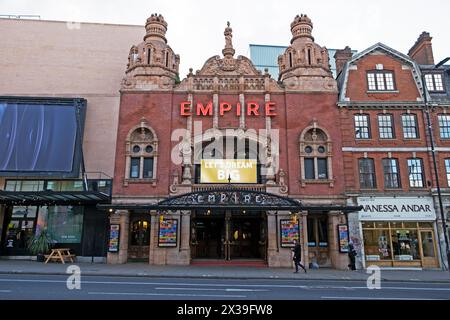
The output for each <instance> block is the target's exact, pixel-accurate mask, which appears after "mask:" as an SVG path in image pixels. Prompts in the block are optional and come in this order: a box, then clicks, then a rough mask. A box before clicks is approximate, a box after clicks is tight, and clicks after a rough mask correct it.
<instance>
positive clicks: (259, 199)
mask: <svg viewBox="0 0 450 320" xmlns="http://www.w3.org/2000/svg"><path fill="white" fill-rule="evenodd" d="M158 206H159V207H160V208H166V209H169V210H170V208H172V207H173V208H175V209H190V208H218V207H222V208H229V209H231V208H237V209H238V208H243V207H245V208H252V207H254V208H255V209H258V210H270V209H273V210H291V211H299V210H301V209H302V205H301V203H300V202H299V201H295V200H293V199H290V198H287V197H282V196H278V195H275V194H270V193H267V192H257V191H252V190H240V189H229V190H211V191H199V192H191V193H187V194H183V195H180V196H176V197H172V198H168V199H166V200H163V201H161V202H159V203H158Z"/></svg>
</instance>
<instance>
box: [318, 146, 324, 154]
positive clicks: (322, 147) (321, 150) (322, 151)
mask: <svg viewBox="0 0 450 320" xmlns="http://www.w3.org/2000/svg"><path fill="white" fill-rule="evenodd" d="M325 150H326V149H325V147H324V146H319V148H317V151H319V153H325Z"/></svg>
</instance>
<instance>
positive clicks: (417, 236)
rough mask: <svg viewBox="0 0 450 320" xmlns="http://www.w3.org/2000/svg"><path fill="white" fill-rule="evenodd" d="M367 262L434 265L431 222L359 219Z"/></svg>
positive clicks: (434, 250) (394, 264) (433, 242)
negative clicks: (362, 220)
mask: <svg viewBox="0 0 450 320" xmlns="http://www.w3.org/2000/svg"><path fill="white" fill-rule="evenodd" d="M362 230H363V239H364V253H365V258H366V263H367V264H381V265H384V266H396V265H408V263H409V264H410V265H415V266H427V267H437V263H438V262H437V255H436V242H435V239H434V230H433V224H432V223H429V222H382V221H376V222H372V221H371V222H362Z"/></svg>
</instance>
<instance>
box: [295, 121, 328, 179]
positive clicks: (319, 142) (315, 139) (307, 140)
mask: <svg viewBox="0 0 450 320" xmlns="http://www.w3.org/2000/svg"><path fill="white" fill-rule="evenodd" d="M331 149H332V143H331V140H330V139H329V137H328V134H327V133H326V132H325V131H324V130H322V129H320V128H318V127H316V126H313V127H312V128H311V127H308V128H306V129H305V130H304V131H303V132H302V134H301V135H300V161H301V167H302V171H301V175H302V179H301V180H302V183H304V182H305V181H308V182H311V181H313V180H316V182H320V181H327V182H329V180H331V177H332V176H333V175H332V166H331Z"/></svg>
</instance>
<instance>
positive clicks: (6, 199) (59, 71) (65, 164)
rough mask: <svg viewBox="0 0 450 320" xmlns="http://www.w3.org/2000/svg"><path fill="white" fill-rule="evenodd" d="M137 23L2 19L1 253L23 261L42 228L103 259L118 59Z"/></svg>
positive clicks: (60, 240) (80, 253) (137, 30)
mask: <svg viewBox="0 0 450 320" xmlns="http://www.w3.org/2000/svg"><path fill="white" fill-rule="evenodd" d="M141 28H142V27H139V26H125V25H104V24H95V23H71V22H58V21H43V20H28V19H26V20H21V19H0V30H1V31H0V33H1V38H2V46H1V48H0V56H1V59H0V73H1V74H2V81H1V82H0V123H1V125H0V132H1V133H0V134H1V142H0V146H1V147H0V150H1V151H0V163H1V165H0V167H1V168H0V171H1V173H0V190H3V191H1V195H0V235H1V237H0V255H2V256H3V257H22V258H26V257H27V256H29V253H28V250H27V243H28V241H29V239H30V237H31V236H32V235H34V234H39V233H40V230H42V229H47V230H48V231H49V233H51V234H52V239H53V240H54V241H55V242H56V243H55V245H56V246H61V247H69V248H71V249H72V250H73V251H74V253H75V254H76V255H77V256H78V257H80V259H81V257H86V259H87V258H89V261H91V259H92V257H95V259H96V261H97V260H100V261H104V260H106V245H107V231H108V217H107V213H106V212H105V211H100V210H98V209H97V208H96V204H97V203H102V202H109V201H110V199H111V192H112V176H113V174H114V153H115V136H116V128H117V121H118V110H119V100H120V96H119V92H118V90H119V89H120V81H121V78H122V73H123V63H122V61H123V59H126V56H127V54H128V50H129V47H128V43H129V41H130V40H133V39H134V40H137V39H139V37H140V32H141ZM15 114H22V115H24V118H22V119H19V118H17V117H15V116H14V115H15ZM78 116H79V117H78ZM52 119H53V120H52ZM12 124H14V127H12V126H11V125H12ZM13 136H14V137H15V139H13V138H11V137H13ZM27 136H29V137H30V140H24V139H22V138H24V137H27ZM21 137H22V138H21ZM75 141H76V145H75V144H74V143H75ZM59 142H62V144H61V143H59ZM52 148H53V149H52ZM14 159H15V160H14ZM34 160H36V161H37V162H35V161H34Z"/></svg>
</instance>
